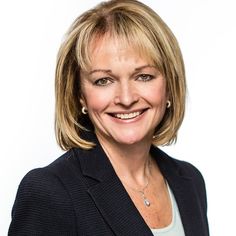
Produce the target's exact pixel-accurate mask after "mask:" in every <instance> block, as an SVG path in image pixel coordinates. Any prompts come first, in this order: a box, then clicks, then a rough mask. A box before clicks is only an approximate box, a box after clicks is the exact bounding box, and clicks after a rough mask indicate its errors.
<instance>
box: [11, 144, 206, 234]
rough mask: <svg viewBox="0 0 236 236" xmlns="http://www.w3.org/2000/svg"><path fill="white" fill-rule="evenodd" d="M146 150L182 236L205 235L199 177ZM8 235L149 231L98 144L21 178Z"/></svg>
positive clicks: (192, 169) (202, 188)
mask: <svg viewBox="0 0 236 236" xmlns="http://www.w3.org/2000/svg"><path fill="white" fill-rule="evenodd" d="M150 152H151V155H152V156H153V157H154V158H155V159H156V161H157V164H158V166H159V168H160V170H161V172H162V174H163V176H164V177H165V178H166V180H167V181H168V183H169V186H170V188H171V189H172V191H173V193H174V196H175V198H176V201H177V204H178V207H179V211H180V215H181V219H182V222H183V226H184V230H185V235H186V236H208V235H209V231H208V222H207V215H206V211H207V202H206V191H205V185H204V180H203V178H202V176H201V174H200V172H199V171H198V170H197V169H196V168H195V167H193V166H192V165H191V164H189V163H186V162H183V161H178V160H175V159H173V158H171V157H169V156H168V155H167V154H165V153H164V152H163V151H161V150H160V149H158V148H156V147H151V150H150ZM8 235H9V236H13V235H14V236H18V235H24V236H27V235H29V236H36V235H43V236H51V235H55V236H60V235H61V236H62V235H71V236H72V235H73V236H74V235H79V236H82V235H83V236H85V235H86V236H108V235H109V236H112V235H119V236H151V235H152V233H151V231H150V229H149V227H148V226H147V225H146V223H145V221H144V220H143V218H142V216H141V215H140V213H139V212H138V210H137V209H136V208H135V206H134V204H133V202H132V200H131V199H130V197H129V195H128V194H127V192H126V191H125V189H124V187H123V185H122V183H121V182H120V180H119V178H118V177H117V175H116V174H115V171H114V169H113V167H112V165H111V163H110V162H109V159H108V158H107V156H106V154H105V153H104V151H103V150H102V148H101V146H100V145H99V144H98V143H97V146H96V147H95V148H94V149H92V150H89V151H86V150H82V149H79V148H74V149H71V150H70V151H68V152H66V153H65V154H64V155H63V156H61V157H60V158H58V159H57V160H56V161H54V162H53V163H52V164H50V165H49V166H47V167H44V168H39V169H35V170H32V171H30V172H29V173H28V174H27V175H26V176H25V177H24V178H23V180H22V182H21V184H20V186H19V189H18V192H17V196H16V200H15V203H14V206H13V210H12V222H11V224H10V228H9V234H8Z"/></svg>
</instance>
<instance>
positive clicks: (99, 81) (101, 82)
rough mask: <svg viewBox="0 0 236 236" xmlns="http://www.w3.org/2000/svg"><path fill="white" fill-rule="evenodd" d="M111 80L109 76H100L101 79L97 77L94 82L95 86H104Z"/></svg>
mask: <svg viewBox="0 0 236 236" xmlns="http://www.w3.org/2000/svg"><path fill="white" fill-rule="evenodd" d="M111 83H112V81H111V79H110V78H101V79H97V80H96V81H95V82H94V84H95V85H97V86H106V85H108V84H111Z"/></svg>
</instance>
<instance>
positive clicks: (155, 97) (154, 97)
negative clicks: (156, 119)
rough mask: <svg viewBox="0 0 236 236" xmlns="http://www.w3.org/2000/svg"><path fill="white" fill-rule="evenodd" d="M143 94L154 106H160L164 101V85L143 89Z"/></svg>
mask: <svg viewBox="0 0 236 236" xmlns="http://www.w3.org/2000/svg"><path fill="white" fill-rule="evenodd" d="M143 96H144V97H146V99H147V101H149V102H150V103H151V104H152V105H154V106H162V105H164V104H165V103H166V98H167V96H166V90H165V87H162V86H161V87H152V88H150V89H148V90H147V91H145V92H144V91H143Z"/></svg>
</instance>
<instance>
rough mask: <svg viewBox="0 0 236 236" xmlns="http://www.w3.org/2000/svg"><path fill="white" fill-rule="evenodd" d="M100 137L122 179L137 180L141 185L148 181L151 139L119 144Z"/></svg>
mask: <svg viewBox="0 0 236 236" xmlns="http://www.w3.org/2000/svg"><path fill="white" fill-rule="evenodd" d="M98 139H99V142H100V144H101V146H102V147H103V149H104V151H105V153H106V154H107V156H108V158H109V160H110V162H111V164H112V166H113V168H114V170H115V172H116V174H117V175H118V177H119V178H120V179H121V180H124V181H126V182H135V183H137V185H140V186H143V185H144V184H145V183H146V181H147V176H149V175H150V164H151V157H150V154H149V151H150V146H151V141H150V142H139V143H136V144H133V145H122V144H119V145H117V144H116V143H114V142H112V141H110V142H106V141H105V140H103V139H102V138H101V137H98Z"/></svg>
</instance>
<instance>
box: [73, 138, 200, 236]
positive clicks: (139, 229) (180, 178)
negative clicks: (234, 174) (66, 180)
mask: <svg viewBox="0 0 236 236" xmlns="http://www.w3.org/2000/svg"><path fill="white" fill-rule="evenodd" d="M90 140H91V139H90ZM92 141H93V142H95V143H96V146H95V148H93V149H92V150H89V151H85V150H81V149H77V151H78V152H79V153H78V154H79V158H78V159H79V161H80V165H81V169H82V173H83V175H84V176H86V177H87V178H89V179H90V181H89V182H87V183H89V184H88V190H87V191H88V193H89V195H90V196H91V198H92V199H93V201H94V203H95V204H96V206H97V208H98V210H99V211H100V213H101V214H102V215H103V217H104V219H105V220H106V222H107V223H108V224H109V226H110V227H111V229H112V230H113V231H114V232H115V235H120V236H121V235H122V236H125V235H137V236H138V235H147V236H149V235H150V236H151V235H152V233H151V231H150V229H149V227H148V226H147V224H146V223H145V221H144V220H143V218H142V216H141V215H140V213H139V212H138V210H137V209H136V207H135V205H134V204H133V202H132V200H131V199H130V197H129V195H128V194H127V192H126V190H125V188H124V187H123V185H122V183H121V182H120V180H119V178H118V176H117V175H116V173H115V171H114V169H113V167H112V165H111V163H110V161H109V159H108V158H107V156H106V154H105V152H104V151H103V149H102V147H101V146H100V144H99V142H98V140H97V138H96V137H94V136H93V137H92ZM150 152H151V155H152V156H153V157H154V158H155V160H156V161H157V164H158V166H159V168H160V170H161V172H162V174H163V176H164V178H165V179H166V180H167V182H168V184H169V186H170V188H171V189H172V191H173V193H174V196H175V198H176V201H177V204H178V207H179V211H180V214H181V218H182V222H183V225H184V229H185V234H186V236H195V232H193V231H192V230H191V228H192V225H194V224H195V223H196V222H194V221H195V220H196V219H197V217H200V216H198V215H196V216H195V217H193V215H192V212H198V209H197V203H196V202H194V201H195V200H194V199H195V195H196V193H195V192H194V191H195V190H194V188H193V184H192V180H191V178H190V177H189V176H188V175H186V174H185V173H184V172H183V171H182V170H181V168H180V167H179V165H178V164H177V162H176V161H174V159H172V158H170V157H169V156H168V155H167V154H165V153H164V152H162V151H161V150H160V149H158V148H156V147H151V150H150ZM91 180H93V181H91ZM91 183H92V184H91ZM194 208H196V209H194ZM196 236H197V235H196Z"/></svg>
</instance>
